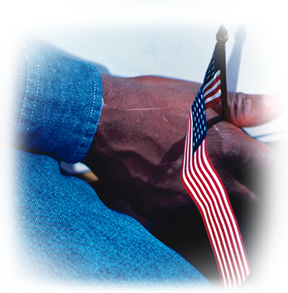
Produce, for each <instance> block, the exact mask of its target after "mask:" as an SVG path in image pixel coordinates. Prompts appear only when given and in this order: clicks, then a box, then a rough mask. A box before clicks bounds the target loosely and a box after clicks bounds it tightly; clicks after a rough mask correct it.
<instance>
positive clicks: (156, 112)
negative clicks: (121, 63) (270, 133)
mask: <svg viewBox="0 0 288 293" xmlns="http://www.w3.org/2000/svg"><path fill="white" fill-rule="evenodd" d="M102 82H103V96H104V107H103V110H102V114H101V118H100V122H99V126H98V129H97V132H96V135H95V137H94V140H93V143H92V145H91V147H90V150H89V151H88V153H87V155H86V157H85V158H84V160H83V162H84V163H85V164H87V165H88V166H89V167H90V168H91V169H92V171H94V173H95V174H96V175H97V176H98V177H99V179H100V182H99V183H100V184H98V189H97V187H95V188H96V191H97V193H98V195H99V196H100V198H101V199H102V200H103V201H104V203H106V204H107V205H108V206H109V207H111V208H114V209H118V210H120V211H123V212H127V213H128V214H131V215H132V216H135V217H136V218H137V216H138V217H139V218H142V217H143V218H146V219H149V220H152V221H158V220H161V219H162V220H163V218H171V217H174V216H175V217H177V216H179V215H184V214H185V213H190V214H191V211H193V210H194V209H195V205H194V203H193V202H192V200H191V199H190V197H189V195H188V194H187V193H186V191H185V189H184V188H183V186H182V184H181V181H180V170H181V163H182V154H183V147H184V138H185V133H186V124H187V118H188V112H189V108H190V107H191V105H192V102H193V100H194V97H195V96H196V94H197V92H198V89H199V87H200V84H197V83H192V82H186V81H181V80H174V79H168V78H160V77H151V76H145V77H137V78H127V79H126V78H115V77H110V76H104V75H102ZM243 97H244V98H243ZM245 97H246V98H245ZM273 98H275V97H274V96H264V97H263V96H259V95H258V96H257V95H254V96H251V95H246V96H245V95H243V94H238V95H235V94H229V97H228V105H229V109H230V115H229V120H230V121H231V122H232V123H233V124H234V125H233V124H232V123H229V122H226V121H221V119H220V116H219V114H221V106H220V107H219V106H217V107H215V108H214V110H212V109H209V110H208V111H207V126H208V132H207V141H208V143H207V148H208V154H209V157H210V159H211V161H212V163H213V165H214V167H215V169H216V171H217V172H218V174H219V176H220V178H221V179H222V181H223V183H224V185H225V187H226V189H227V192H228V194H229V196H230V198H233V197H239V198H246V199H249V200H255V199H256V195H255V194H254V193H253V192H252V191H251V190H250V189H249V187H247V186H245V185H243V184H241V183H240V182H239V181H238V180H237V176H236V175H237V174H238V175H239V171H241V170H242V169H243V168H258V167H261V168H263V167H268V166H270V165H271V164H273V162H274V160H275V153H274V152H273V150H272V149H270V148H269V147H268V146H266V145H264V144H262V143H260V142H258V141H256V140H254V139H252V138H251V137H249V136H248V135H246V134H245V133H244V132H243V131H242V130H241V129H239V128H238V127H236V126H241V127H242V126H252V125H255V124H259V123H263V122H265V121H268V120H270V119H272V118H273V117H275V116H276V115H277V114H278V113H279V107H277V106H275V107H272V108H271V107H270V108H267V107H265V103H263V101H264V102H265V101H266V103H268V102H269V101H270V100H271V99H273ZM261 101H262V102H261ZM235 125H236V126H235Z"/></svg>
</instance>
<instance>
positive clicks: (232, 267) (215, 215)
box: [181, 43, 250, 288]
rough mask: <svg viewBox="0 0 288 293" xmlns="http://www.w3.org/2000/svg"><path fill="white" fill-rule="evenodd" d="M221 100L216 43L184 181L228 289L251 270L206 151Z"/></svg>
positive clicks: (196, 104) (194, 119) (189, 137)
mask: <svg viewBox="0 0 288 293" xmlns="http://www.w3.org/2000/svg"><path fill="white" fill-rule="evenodd" d="M220 99H221V79H220V64H219V45H218V43H217V44H216V46H215V49H214V52H213V56H212V59H211V62H210V64H209V66H208V69H207V71H206V74H205V78H204V82H203V84H202V86H201V88H200V90H199V92H198V94H197V95H196V98H195V100H194V101H193V104H192V107H191V109H190V113H189V119H188V123H187V131H186V138H185V147H184V155H183V163H182V172H181V180H182V183H183V186H184V187H185V189H186V191H187V192H188V194H189V195H190V197H191V198H192V199H193V201H194V202H195V204H196V205H197V208H198V209H199V211H200V214H201V216H202V219H203V222H204V224H205V228H206V231H207V234H208V237H209V240H210V244H211V246H212V249H213V253H214V256H215V259H216V262H217V266H218V270H219V273H220V277H221V280H222V283H223V284H224V286H225V287H226V288H235V287H236V286H237V285H240V284H241V283H242V282H243V281H244V280H245V279H246V277H247V276H248V275H249V273H250V267H249V263H248V259H247V256H246V252H245V248H244V245H243V241H242V237H241V234H240V230H239V227H238V224H237V221H236V218H235V215H234V212H233V210H232V207H231V204H230V201H229V198H228V195H227V192H226V190H225V187H224V185H223V183H222V182H221V180H220V178H219V176H218V174H217V173H216V171H215V169H214V167H213V166H212V163H211V161H210V159H209V157H208V153H207V148H206V144H207V141H206V140H207V138H206V133H207V128H206V109H208V108H210V107H212V106H213V105H215V104H217V103H218V102H219V101H220Z"/></svg>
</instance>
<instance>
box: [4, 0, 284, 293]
mask: <svg viewBox="0 0 288 293" xmlns="http://www.w3.org/2000/svg"><path fill="white" fill-rule="evenodd" d="M199 2H200V1H199ZM271 2H272V3H271ZM284 5H285V1H266V2H265V1H258V0H257V1H253V0H250V1H249V0H248V1H247V0H244V1H243V0H242V1H224V0H223V1H208V0H204V1H201V3H197V2H196V1H194V0H193V1H183V0H178V1H161V0H154V1H151V0H149V1H131V0H125V1H121V0H120V1H116V0H106V1H91V0H82V1H74V0H70V1H61V0H59V1H55V0H52V1H32V0H29V1H19V0H15V1H9V2H7V4H2V3H1V4H0V8H1V10H0V16H1V19H0V24H1V28H0V33H1V70H0V73H1V75H0V84H1V93H2V95H3V96H1V107H2V108H1V117H0V119H1V120H0V127H1V133H0V135H1V167H2V168H1V174H0V178H1V200H0V220H1V222H0V224H1V228H0V231H1V236H0V270H1V271H0V284H1V285H0V288H1V292H20V290H21V292H23V291H24V292H52V291H53V292H58V291H60V292H66V291H67V292H76V291H77V292H86V291H87V292H90V291H91V292H92V291H93V292H94V291H95V290H97V291H99V290H101V291H102V290H103V291H105V292H110V291H111V292H112V291H113V292H114V291H117V292H129V291H130V290H131V291H132V290H133V291H134V290H135V288H130V289H128V288H120V287H119V288H109V289H108V288H102V287H101V288H95V287H89V286H85V287H83V286H80V285H79V286H69V285H63V286H57V285H52V284H49V285H48V284H45V283H36V282H28V281H27V280H25V279H22V278H21V277H20V276H18V275H17V269H15V267H14V266H15V265H14V263H15V259H14V258H15V256H14V255H13V253H12V251H13V243H12V242H13V241H12V231H11V229H9V223H11V221H12V219H11V209H10V208H9V207H11V195H9V178H11V169H9V167H10V164H9V150H8V149H6V148H5V147H4V148H3V149H2V145H3V143H4V145H5V143H6V140H8V139H9V128H8V126H7V125H9V123H7V121H9V116H10V115H9V114H7V113H9V111H8V110H9V106H10V105H9V104H8V103H7V99H5V96H6V94H9V88H8V87H7V84H9V83H8V80H7V78H8V77H9V71H10V63H9V58H5V56H9V55H11V48H12V47H13V44H14V41H15V40H17V37H18V36H19V35H21V33H23V32H26V31H30V30H33V29H34V28H35V26H37V28H39V27H47V26H49V25H53V26H55V25H56V26H57V25H59V26H66V27H68V26H69V25H73V26H75V25H78V24H79V25H89V24H91V23H93V24H96V23H99V24H107V25H108V24H109V25H110V26H115V27H116V28H117V27H119V25H122V26H125V25H127V26H133V25H145V24H149V25H151V24H153V23H155V24H162V25H163V24H169V25H174V24H175V25H178V24H185V25H189V23H194V24H195V22H199V25H201V24H204V23H209V22H211V21H216V22H217V21H220V23H225V22H238V23H243V24H245V25H246V26H257V27H258V28H259V27H261V28H262V30H263V32H265V34H267V40H268V42H267V43H266V46H269V47H270V46H271V48H270V49H269V50H270V51H271V59H272V60H273V63H274V65H273V66H274V68H273V72H276V71H277V72H278V74H277V78H276V80H275V86H277V87H279V92H283V93H285V81H286V82H287V80H286V77H287V74H286V69H287V64H286V63H287V60H286V59H287V58H286V54H287V53H286V52H285V49H286V48H287V47H286V48H285V46H286V40H285V37H286V35H287V33H286V32H285V28H287V27H288V26H287V16H286V15H285V10H286V6H284ZM95 11H97V18H96V17H95ZM203 12H204V13H203ZM211 50H212V48H211ZM208 62H209V60H207V62H206V63H207V64H208ZM104 65H105V64H104ZM275 91H276V89H275ZM284 96H286V97H287V94H285V95H284ZM2 105H3V106H2ZM285 122H286V125H287V119H286V120H285ZM285 149H287V142H283V145H282V146H281V147H279V150H278V152H279V153H280V158H281V160H280V164H279V169H278V170H279V171H278V172H277V174H275V178H274V183H273V187H272V188H273V193H272V196H273V199H272V200H271V209H272V210H273V213H272V217H271V219H269V223H268V222H267V223H266V227H265V230H266V231H265V237H263V240H264V242H265V243H263V246H262V247H261V250H263V252H260V253H262V254H263V257H262V258H261V264H260V265H258V268H259V271H258V272H256V273H255V274H254V275H253V278H251V280H249V278H248V280H247V284H245V283H244V284H243V285H242V286H241V287H240V288H238V290H240V291H241V290H242V291H244V292H245V291H247V292H248V291H249V292H250V291H251V292H252V291H253V292H255V291H256V292H260V291H261V292H262V291H264V290H265V291H266V290H277V291H280V290H281V291H282V290H283V289H282V288H285V283H286V278H287V277H286V265H287V262H288V252H287V245H286V243H285V241H286V240H287V239H288V237H287V228H286V227H285V226H286V223H288V212H287V206H288V200H287V187H286V185H285V181H286V178H285V176H286V172H285V165H286V163H287V154H286V153H285ZM270 215H271V213H270ZM148 290H149V291H151V292H152V291H157V292H158V291H160V289H159V288H158V289H157V288H149V289H148ZM162 290H163V291H164V290H165V291H166V292H170V291H171V292H172V290H173V291H174V290H179V291H181V290H183V291H185V292H186V291H187V292H188V291H190V290H186V289H185V288H183V289H180V288H177V289H176V288H170V287H166V288H165V287H164V288H161V291H162ZM142 291H143V292H144V291H147V288H137V292H142ZM200 291H201V292H202V291H203V290H200ZM181 292H182V291H181Z"/></svg>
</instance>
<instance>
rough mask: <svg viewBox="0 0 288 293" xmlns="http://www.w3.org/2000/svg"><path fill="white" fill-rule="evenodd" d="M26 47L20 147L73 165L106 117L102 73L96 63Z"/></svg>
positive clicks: (17, 132)
mask: <svg viewBox="0 0 288 293" xmlns="http://www.w3.org/2000/svg"><path fill="white" fill-rule="evenodd" d="M25 47H26V49H25V58H24V62H22V65H21V68H20V70H21V72H20V74H19V76H21V78H20V82H19V87H20V90H17V93H18V97H16V101H17V103H18V105H16V112H17V113H16V115H15V116H16V121H15V124H14V128H13V130H14V136H13V139H14V145H15V146H16V147H17V148H19V149H21V150H24V151H29V152H33V153H39V154H46V155H49V156H51V157H54V158H55V159H57V160H61V161H65V162H67V163H76V162H79V161H81V160H82V159H83V158H84V156H85V154H86V153H87V151H88V149H89V147H90V145H91V143H92V140H93V137H94V135H95V132H96V129H97V125H98V122H99V119H100V114H101V109H102V105H103V98H102V82H101V77H100V74H99V73H98V71H97V70H96V68H95V67H94V66H92V65H90V64H86V63H83V62H80V61H75V60H72V59H70V58H68V57H66V56H62V55H60V54H57V53H54V52H52V51H50V50H48V49H46V48H44V47H41V46H39V45H35V44H28V45H26V46H25ZM15 116H14V117H15Z"/></svg>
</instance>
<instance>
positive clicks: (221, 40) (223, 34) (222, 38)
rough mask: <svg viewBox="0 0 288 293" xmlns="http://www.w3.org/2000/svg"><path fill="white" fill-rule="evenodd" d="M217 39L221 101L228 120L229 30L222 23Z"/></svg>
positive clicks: (224, 116) (223, 112) (224, 117)
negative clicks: (227, 71)
mask: <svg viewBox="0 0 288 293" xmlns="http://www.w3.org/2000/svg"><path fill="white" fill-rule="evenodd" d="M216 40H217V43H218V45H219V55H220V56H219V58H220V78H221V103H222V117H223V119H224V120H228V114H229V113H228V105H227V83H226V56H225V43H226V42H227V40H228V34H227V30H226V29H225V27H224V26H223V24H221V26H220V28H219V30H218V32H217V35H216Z"/></svg>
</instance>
